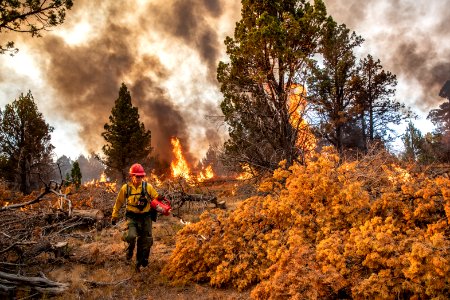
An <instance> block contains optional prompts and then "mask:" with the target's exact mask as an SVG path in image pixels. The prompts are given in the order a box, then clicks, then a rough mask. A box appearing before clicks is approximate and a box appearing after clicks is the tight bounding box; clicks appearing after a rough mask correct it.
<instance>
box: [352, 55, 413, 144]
mask: <svg viewBox="0 0 450 300" xmlns="http://www.w3.org/2000/svg"><path fill="white" fill-rule="evenodd" d="M396 85H397V78H396V76H395V75H394V74H392V73H391V72H389V71H385V70H384V69H383V67H382V65H381V62H380V60H375V59H374V58H373V57H372V55H368V56H367V57H366V58H364V59H362V60H361V61H360V64H359V68H358V74H357V76H356V78H355V79H354V81H353V88H354V89H355V90H356V104H355V105H356V107H357V110H358V114H359V121H360V125H361V130H362V135H363V141H364V145H365V147H364V148H365V149H366V148H367V142H369V143H370V142H373V141H374V139H375V138H379V139H383V138H385V137H386V136H387V134H388V133H389V132H390V131H389V127H388V125H389V124H396V125H398V124H400V122H401V121H402V120H404V119H405V118H410V117H412V113H411V112H410V111H408V110H407V109H406V107H405V105H404V104H402V103H399V102H398V101H395V100H393V97H394V96H395V87H396ZM391 131H392V130H391Z"/></svg>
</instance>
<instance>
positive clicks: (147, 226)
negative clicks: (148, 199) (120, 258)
mask: <svg viewBox="0 0 450 300" xmlns="http://www.w3.org/2000/svg"><path fill="white" fill-rule="evenodd" d="M126 217H127V222H128V232H127V233H126V234H125V236H124V240H125V241H126V242H127V243H128V253H129V254H131V255H130V257H131V256H132V255H133V251H134V247H135V245H136V244H137V250H136V265H138V266H143V267H145V266H147V265H148V257H149V255H150V248H151V247H152V245H153V237H152V220H151V219H150V215H149V214H142V215H140V214H134V213H130V212H127V214H126Z"/></svg>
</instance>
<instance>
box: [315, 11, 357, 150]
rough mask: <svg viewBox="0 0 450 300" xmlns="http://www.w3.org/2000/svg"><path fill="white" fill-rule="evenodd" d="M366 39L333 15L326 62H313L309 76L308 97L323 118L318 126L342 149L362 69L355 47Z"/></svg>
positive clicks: (324, 44)
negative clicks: (353, 84)
mask: <svg viewBox="0 0 450 300" xmlns="http://www.w3.org/2000/svg"><path fill="white" fill-rule="evenodd" d="M362 42H363V39H362V38H361V37H360V36H358V35H356V34H355V33H354V32H353V33H350V30H349V29H348V28H347V27H346V26H345V24H342V25H338V24H337V23H336V22H335V21H333V20H332V19H329V20H328V23H327V26H326V27H325V29H324V31H323V36H322V39H321V42H320V51H319V53H320V54H321V58H322V63H320V64H319V63H314V64H312V66H311V76H310V78H309V80H308V88H309V90H308V100H309V101H310V102H311V104H312V105H313V107H314V109H315V112H316V114H317V116H318V118H319V120H320V122H319V124H318V126H317V129H318V131H319V133H320V135H321V136H322V137H323V138H325V139H326V140H327V141H328V142H329V143H331V144H332V145H334V146H335V147H336V148H337V149H338V151H339V153H342V152H343V149H344V130H345V127H346V125H347V124H349V123H351V122H353V121H354V119H355V115H356V112H355V106H354V98H355V91H354V89H353V86H352V80H354V79H355V78H356V76H357V71H358V70H357V66H356V57H355V55H354V49H355V48H356V47H358V46H360V45H361V43H362Z"/></svg>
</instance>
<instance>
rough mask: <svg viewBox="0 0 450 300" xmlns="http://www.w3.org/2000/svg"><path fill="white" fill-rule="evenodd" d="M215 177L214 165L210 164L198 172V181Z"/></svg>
mask: <svg viewBox="0 0 450 300" xmlns="http://www.w3.org/2000/svg"><path fill="white" fill-rule="evenodd" d="M213 177H214V172H213V169H212V166H211V165H209V166H207V167H206V169H204V170H202V171H201V172H200V174H198V177H197V180H198V182H203V181H205V180H208V179H211V178H213Z"/></svg>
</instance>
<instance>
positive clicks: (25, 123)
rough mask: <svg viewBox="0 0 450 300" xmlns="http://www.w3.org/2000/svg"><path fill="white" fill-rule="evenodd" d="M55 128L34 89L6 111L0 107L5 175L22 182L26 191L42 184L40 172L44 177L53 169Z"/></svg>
mask: <svg viewBox="0 0 450 300" xmlns="http://www.w3.org/2000/svg"><path fill="white" fill-rule="evenodd" d="M52 131H53V127H51V126H50V125H49V124H47V123H46V122H45V119H44V117H43V116H42V113H40V112H39V111H38V108H37V105H36V103H35V102H34V98H33V95H32V94H31V92H28V94H27V95H23V94H21V95H20V97H19V99H17V100H14V101H13V102H12V103H11V104H7V105H6V106H5V110H4V111H3V112H2V111H1V110H0V156H1V157H2V159H1V162H2V165H1V166H0V168H1V176H2V177H3V178H5V179H6V180H10V181H13V182H15V183H16V184H18V186H19V189H20V191H21V192H23V193H24V194H29V193H31V189H32V187H33V188H37V187H38V185H39V178H38V177H37V176H41V179H42V178H43V177H42V176H43V175H45V174H44V173H45V172H47V171H49V168H50V163H51V157H50V156H51V152H52V150H53V148H54V147H53V145H52V144H51V143H50V138H51V136H50V133H51V132H52ZM36 174H38V175H36Z"/></svg>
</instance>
